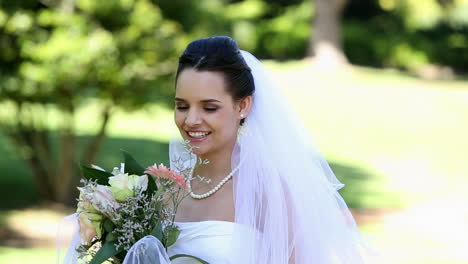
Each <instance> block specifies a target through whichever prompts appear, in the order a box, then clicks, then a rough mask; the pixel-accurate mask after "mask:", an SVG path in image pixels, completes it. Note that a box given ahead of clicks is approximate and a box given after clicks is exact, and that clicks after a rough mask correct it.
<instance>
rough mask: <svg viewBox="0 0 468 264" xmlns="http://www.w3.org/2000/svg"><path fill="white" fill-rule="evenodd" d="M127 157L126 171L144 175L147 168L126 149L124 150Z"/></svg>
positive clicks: (125, 157)
mask: <svg viewBox="0 0 468 264" xmlns="http://www.w3.org/2000/svg"><path fill="white" fill-rule="evenodd" d="M122 153H123V155H124V159H125V172H127V173H128V174H134V175H143V172H144V171H145V168H143V167H142V166H141V165H140V164H139V163H138V162H137V161H136V160H135V159H134V158H133V157H132V155H130V153H128V152H127V151H125V150H122Z"/></svg>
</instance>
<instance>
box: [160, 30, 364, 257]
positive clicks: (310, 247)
mask: <svg viewBox="0 0 468 264" xmlns="http://www.w3.org/2000/svg"><path fill="white" fill-rule="evenodd" d="M175 90H176V95H175V109H174V121H175V123H176V125H177V127H178V129H179V131H180V134H181V136H182V137H183V139H184V140H189V141H190V145H191V146H193V152H194V154H195V155H196V156H198V158H200V159H197V160H198V161H203V160H208V161H209V163H207V164H206V163H202V164H200V162H196V163H195V164H192V169H191V176H192V177H193V179H196V177H194V176H195V175H198V176H202V177H204V178H205V179H209V181H210V182H212V183H213V184H212V185H207V184H206V183H200V182H199V181H192V182H191V184H189V186H192V187H193V188H190V187H189V190H188V192H189V193H190V195H191V198H189V199H185V200H183V201H182V203H181V204H180V206H179V208H178V211H177V212H176V221H177V223H178V224H179V226H180V227H181V231H182V233H181V234H180V236H179V239H178V240H177V241H176V243H175V244H174V245H173V246H171V247H170V248H169V249H168V253H169V254H170V255H171V254H178V253H181V252H188V253H189V254H192V255H194V256H197V257H200V258H202V259H204V260H207V261H208V262H209V263H248V264H253V263H275V264H286V263H289V264H292V263H295V264H306V263H315V264H329V263H340V264H344V263H349V264H359V263H363V258H362V256H361V253H360V247H361V246H362V243H361V242H362V241H361V239H360V233H359V231H358V229H357V226H356V224H355V222H354V219H353V217H352V216H351V214H350V212H349V210H348V207H347V206H346V203H345V202H344V201H343V199H342V198H341V196H340V195H339V193H338V192H337V190H338V189H339V188H341V187H342V186H343V185H342V184H341V183H340V182H339V181H338V180H337V179H336V177H335V175H334V173H333V172H332V171H331V169H330V167H329V166H328V163H327V162H326V160H325V159H324V158H323V156H322V155H321V154H320V153H319V152H318V150H317V149H316V147H315V146H314V145H313V144H312V143H311V142H310V137H309V135H306V134H305V132H304V129H303V126H302V122H301V121H300V120H298V119H297V118H296V117H295V114H294V113H293V112H292V110H291V108H290V107H289V106H288V105H287V104H286V100H285V99H284V98H285V97H283V96H282V95H281V93H280V91H279V90H278V89H276V88H275V86H274V85H273V84H271V83H270V82H269V81H268V77H267V75H266V74H265V71H264V69H263V66H262V64H261V63H260V62H259V61H258V60H257V59H256V58H255V57H254V56H252V55H251V54H250V53H248V52H245V51H241V50H239V48H238V47H237V43H236V42H235V41H234V40H232V39H231V38H229V37H222V36H217V37H211V38H203V39H198V40H195V41H193V42H192V43H190V44H189V45H188V46H187V48H186V50H185V51H184V53H183V54H182V55H181V56H180V58H179V67H178V69H177V74H176V85H175ZM240 131H242V133H239V132H240ZM179 144H180V143H178V142H177V141H172V142H171V145H170V158H171V160H172V159H175V158H177V157H178V156H179V155H180V151H181V149H180V147H178V145H179ZM201 165H203V166H201ZM177 261H179V262H177V263H194V262H190V261H191V260H184V259H178V260H177Z"/></svg>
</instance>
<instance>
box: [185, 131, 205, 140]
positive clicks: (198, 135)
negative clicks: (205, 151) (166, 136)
mask: <svg viewBox="0 0 468 264" xmlns="http://www.w3.org/2000/svg"><path fill="white" fill-rule="evenodd" d="M187 134H188V136H189V138H190V139H191V140H192V141H202V140H204V139H205V138H206V137H207V136H208V135H210V134H211V132H200V131H196V132H193V131H187Z"/></svg>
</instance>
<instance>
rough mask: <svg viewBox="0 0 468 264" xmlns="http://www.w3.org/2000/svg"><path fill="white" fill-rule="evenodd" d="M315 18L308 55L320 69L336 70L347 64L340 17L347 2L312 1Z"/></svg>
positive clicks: (332, 0) (340, 0) (330, 0)
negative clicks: (312, 56)
mask: <svg viewBox="0 0 468 264" xmlns="http://www.w3.org/2000/svg"><path fill="white" fill-rule="evenodd" d="M313 1H314V4H315V18H314V23H313V27H312V34H311V41H310V45H309V55H314V56H315V58H314V59H315V61H316V62H317V63H318V64H319V65H320V66H322V67H326V68H336V67H338V66H341V65H343V64H346V63H347V59H346V56H345V54H344V52H343V43H342V39H341V16H342V13H343V9H344V7H345V5H346V3H347V1H348V0H313Z"/></svg>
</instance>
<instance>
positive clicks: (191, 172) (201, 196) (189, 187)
mask: <svg viewBox="0 0 468 264" xmlns="http://www.w3.org/2000/svg"><path fill="white" fill-rule="evenodd" d="M239 167H240V163H239V165H238V166H237V167H236V168H235V169H234V170H232V171H231V173H229V174H228V176H226V177H225V178H224V179H223V180H222V181H221V182H220V183H218V185H216V186H215V187H214V188H213V189H211V190H209V191H208V192H206V193H204V194H195V193H194V192H193V191H192V184H191V182H190V181H189V182H188V185H187V187H188V190H189V193H190V196H191V197H192V198H194V199H198V200H200V199H204V198H206V197H208V196H211V195H212V194H213V193H215V192H217V191H218V190H219V189H220V188H221V187H222V186H223V185H224V184H225V183H226V182H227V181H229V180H230V179H231V178H232V175H234V173H235V172H236V171H237V170H238V169H239ZM194 170H195V166H193V167H192V169H191V170H190V179H192V177H193V171H194Z"/></svg>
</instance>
